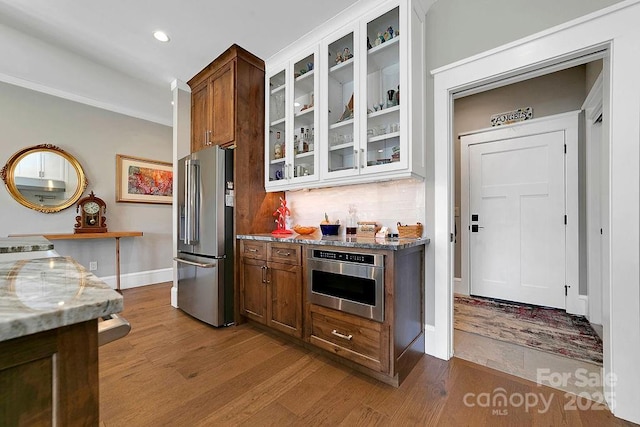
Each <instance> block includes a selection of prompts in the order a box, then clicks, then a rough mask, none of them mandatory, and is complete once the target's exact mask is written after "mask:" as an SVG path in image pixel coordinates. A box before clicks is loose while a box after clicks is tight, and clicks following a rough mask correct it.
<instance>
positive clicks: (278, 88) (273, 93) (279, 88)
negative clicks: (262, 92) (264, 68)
mask: <svg viewBox="0 0 640 427" xmlns="http://www.w3.org/2000/svg"><path fill="white" fill-rule="evenodd" d="M286 87H287V85H285V84H282V85H280V86H278V87H277V88H275V89H271V95H275V94H276V93H278V92H281V91H283V90H285V88H286Z"/></svg>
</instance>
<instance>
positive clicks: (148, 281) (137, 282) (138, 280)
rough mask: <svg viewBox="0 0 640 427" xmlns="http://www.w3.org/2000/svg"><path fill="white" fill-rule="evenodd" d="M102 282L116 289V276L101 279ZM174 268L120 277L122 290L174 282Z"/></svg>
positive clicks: (139, 272)
mask: <svg viewBox="0 0 640 427" xmlns="http://www.w3.org/2000/svg"><path fill="white" fill-rule="evenodd" d="M99 279H100V280H102V281H103V282H105V283H106V284H107V285H109V286H111V287H112V288H113V289H115V288H116V276H105V277H99ZM172 281H173V268H161V269H158V270H148V271H138V272H136V273H127V274H121V275H120V289H131V288H138V287H140V286H147V285H153V284H155V283H162V282H172Z"/></svg>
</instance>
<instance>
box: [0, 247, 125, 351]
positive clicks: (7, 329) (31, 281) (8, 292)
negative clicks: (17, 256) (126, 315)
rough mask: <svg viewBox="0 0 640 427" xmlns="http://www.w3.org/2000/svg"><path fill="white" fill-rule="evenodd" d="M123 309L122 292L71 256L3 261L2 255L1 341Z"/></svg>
mask: <svg viewBox="0 0 640 427" xmlns="http://www.w3.org/2000/svg"><path fill="white" fill-rule="evenodd" d="M122 309H123V300H122V295H120V294H118V293H117V292H116V291H114V290H113V289H111V288H110V287H109V286H108V285H107V284H106V283H104V282H103V281H101V280H100V279H98V278H97V277H96V276H95V275H93V274H92V273H89V272H88V271H86V270H85V269H84V267H82V266H81V265H80V264H78V263H77V262H76V261H75V260H73V258H70V257H53V258H37V259H27V260H19V261H3V260H2V256H0V341H5V340H9V339H12V338H17V337H21V336H25V335H30V334H34V333H37V332H42V331H47V330H50V329H55V328H59V327H61V326H67V325H72V324H74V323H80V322H84V321H87V320H91V319H97V318H99V317H103V316H107V315H109V314H113V313H118V312H120V311H122Z"/></svg>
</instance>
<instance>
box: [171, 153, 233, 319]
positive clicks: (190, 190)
mask: <svg viewBox="0 0 640 427" xmlns="http://www.w3.org/2000/svg"><path fill="white" fill-rule="evenodd" d="M233 191H234V190H233V150H225V149H221V148H219V147H217V146H213V147H209V148H205V149H204V150H201V151H198V152H195V153H193V154H191V155H189V156H187V157H185V158H183V159H180V161H179V162H178V230H179V231H178V256H177V257H176V258H175V261H177V267H178V307H179V308H180V309H181V310H183V311H184V312H186V313H188V314H190V315H191V316H193V317H195V318H197V319H200V320H202V321H203V322H206V323H209V324H211V325H214V326H224V325H228V324H230V323H232V322H233V200H234V195H233Z"/></svg>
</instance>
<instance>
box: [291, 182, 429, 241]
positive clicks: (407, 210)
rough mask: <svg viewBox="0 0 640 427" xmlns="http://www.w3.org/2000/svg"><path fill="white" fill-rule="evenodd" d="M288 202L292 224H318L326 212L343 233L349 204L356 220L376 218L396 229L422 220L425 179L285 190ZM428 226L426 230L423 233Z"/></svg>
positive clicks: (382, 223) (394, 231)
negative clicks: (400, 225) (338, 222)
mask: <svg viewBox="0 0 640 427" xmlns="http://www.w3.org/2000/svg"><path fill="white" fill-rule="evenodd" d="M286 197H287V206H288V207H289V209H291V225H293V224H301V225H314V226H318V225H319V224H320V221H322V219H323V218H324V213H325V212H326V213H327V215H329V220H330V221H331V222H334V221H335V220H337V219H339V220H340V224H343V227H340V231H341V233H342V234H344V233H345V227H344V224H346V221H347V217H348V215H349V205H355V207H356V209H357V217H358V220H359V221H377V222H378V223H379V224H380V225H382V226H386V227H389V229H390V230H391V232H393V233H396V232H397V226H396V224H397V223H398V222H401V223H402V224H403V225H404V224H415V223H417V222H420V223H422V224H424V218H425V204H424V200H425V184H424V181H421V180H414V179H404V180H399V181H388V182H380V183H373V184H358V185H347V186H341V187H331V188H318V189H313V190H301V191H288V192H287V193H286ZM426 235H428V230H425V236H426Z"/></svg>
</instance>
